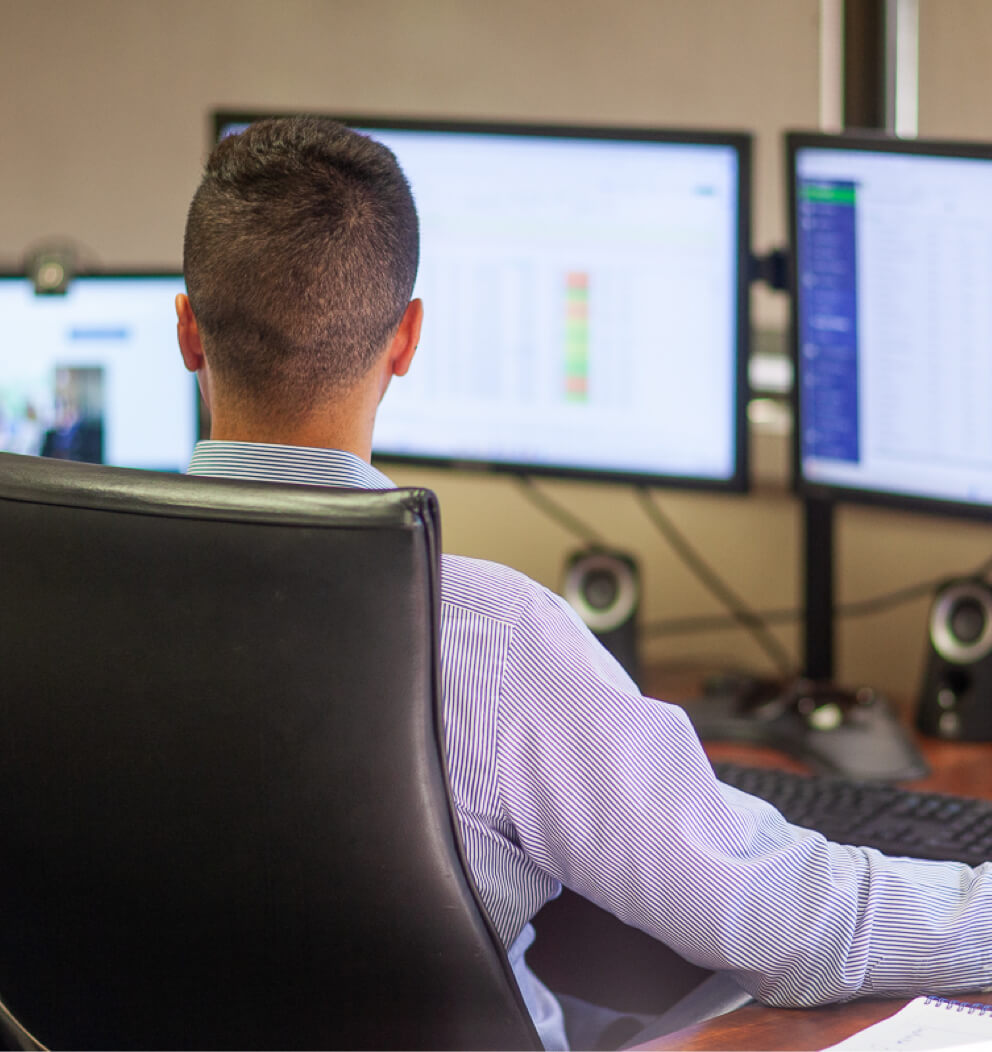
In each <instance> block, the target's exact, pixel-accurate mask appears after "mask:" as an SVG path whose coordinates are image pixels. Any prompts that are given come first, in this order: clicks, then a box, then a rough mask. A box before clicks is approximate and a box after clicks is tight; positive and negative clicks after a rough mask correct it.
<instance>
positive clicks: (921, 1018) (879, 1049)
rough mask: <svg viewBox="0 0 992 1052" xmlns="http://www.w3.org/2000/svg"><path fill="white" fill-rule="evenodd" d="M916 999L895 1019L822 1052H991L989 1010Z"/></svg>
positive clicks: (990, 1011) (861, 1032) (868, 1028)
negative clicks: (981, 1051) (896, 1051)
mask: <svg viewBox="0 0 992 1052" xmlns="http://www.w3.org/2000/svg"><path fill="white" fill-rule="evenodd" d="M983 1007H984V1006H981V1007H975V1006H973V1005H969V1004H964V1003H962V1002H957V1001H941V1000H939V999H937V998H932V997H931V998H928V997H917V998H915V999H914V1000H912V1001H910V1003H909V1004H908V1005H906V1007H905V1008H902V1009H900V1011H898V1012H896V1014H895V1015H893V1016H890V1017H889V1018H888V1019H883V1020H882V1021H881V1022H880V1023H875V1024H874V1025H873V1026H869V1027H866V1028H865V1029H864V1030H862V1031H860V1033H857V1034H855V1035H854V1036H853V1037H849V1038H847V1039H846V1040H845V1041H841V1042H840V1043H839V1044H836V1045H831V1046H830V1047H829V1048H828V1049H825V1050H824V1052H837V1050H843V1052H855V1050H858V1052H884V1050H887V1049H899V1050H907V1052H908V1050H917V1049H933V1050H937V1049H943V1048H954V1049H973V1050H975V1052H978V1050H979V1049H989V1050H992V1007H990V1008H985V1010H984V1011H983V1010H982V1008H983Z"/></svg>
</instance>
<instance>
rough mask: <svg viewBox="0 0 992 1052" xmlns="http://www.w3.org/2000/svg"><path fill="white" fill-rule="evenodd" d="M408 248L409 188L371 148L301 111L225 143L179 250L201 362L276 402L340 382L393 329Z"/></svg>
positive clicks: (412, 256)
mask: <svg viewBox="0 0 992 1052" xmlns="http://www.w3.org/2000/svg"><path fill="white" fill-rule="evenodd" d="M418 254H419V232H418V223H417V210H416V206H415V205H414V202H413V195H412V194H411V192H410V186H409V184H408V183H407V181H406V178H405V176H404V175H403V172H402V171H401V170H400V167H399V164H398V163H397V161H396V158H395V156H394V155H393V154H392V152H391V151H390V150H388V149H387V148H386V147H385V146H383V145H382V144H381V143H378V142H375V141H374V140H372V139H370V138H369V137H367V136H365V135H362V134H360V133H358V132H356V131H353V130H351V129H349V128H346V127H345V126H344V125H342V124H340V123H338V122H337V121H333V120H330V119H328V118H324V117H311V116H303V117H285V118H268V119H265V120H260V121H257V122H255V123H254V124H251V125H249V127H248V128H247V129H246V130H245V131H243V132H241V133H240V134H236V135H231V136H228V137H226V138H224V139H222V140H221V141H220V142H219V143H218V144H217V146H216V147H214V149H213V152H212V153H211V154H210V157H209V159H208V160H207V165H206V170H205V172H204V175H203V179H202V181H201V183H200V186H199V188H198V189H197V191H196V194H195V196H194V197H193V201H192V204H191V205H190V208H189V215H188V217H187V221H186V236H185V241H184V245H183V270H184V273H185V276H186V289H187V293H188V295H189V300H190V305H191V306H192V309H193V314H194V315H195V317H196V320H197V323H198V325H199V328H200V332H201V335H202V337H203V341H204V346H205V348H206V350H207V357H208V361H209V362H210V365H211V369H212V370H214V371H215V372H216V373H217V375H218V377H219V378H221V379H222V380H223V381H224V382H225V383H226V384H228V385H229V386H230V387H231V388H232V389H234V390H236V391H237V392H238V393H239V394H240V395H242V396H245V397H247V398H249V399H250V400H252V401H253V403H255V404H256V405H258V406H260V407H266V408H269V409H279V410H280V411H286V410H287V409H288V408H290V407H295V408H296V409H297V410H298V411H300V412H302V411H304V410H305V409H307V408H309V407H311V406H312V405H313V404H314V403H315V402H316V401H317V400H318V399H319V397H320V396H322V395H325V394H326V393H327V392H329V391H333V390H335V389H341V388H346V387H347V386H349V385H351V384H352V383H353V382H354V381H356V380H358V379H360V378H361V377H362V376H363V375H365V374H366V373H367V371H368V370H369V368H371V366H372V364H373V362H374V361H375V359H376V357H377V356H378V354H379V353H380V352H381V351H382V349H383V348H384V347H385V345H386V343H387V341H388V339H389V337H390V336H391V335H392V333H393V332H394V331H395V330H396V327H397V326H398V325H399V323H400V320H401V318H402V317H403V312H404V310H405V309H406V306H407V304H408V303H409V301H410V296H411V294H412V292H413V283H414V280H415V278H416V274H417V262H418Z"/></svg>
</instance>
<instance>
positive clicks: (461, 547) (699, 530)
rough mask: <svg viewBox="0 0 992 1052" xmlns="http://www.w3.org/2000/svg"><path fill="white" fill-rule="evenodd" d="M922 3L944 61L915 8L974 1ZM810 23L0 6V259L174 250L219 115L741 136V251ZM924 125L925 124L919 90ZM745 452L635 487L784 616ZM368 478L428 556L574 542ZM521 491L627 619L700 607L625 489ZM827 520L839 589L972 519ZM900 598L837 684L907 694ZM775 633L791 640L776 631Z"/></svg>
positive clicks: (468, 480)
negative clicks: (537, 502) (639, 582)
mask: <svg viewBox="0 0 992 1052" xmlns="http://www.w3.org/2000/svg"><path fill="white" fill-rule="evenodd" d="M921 6H922V8H923V12H922V18H923V21H924V23H925V24H926V25H930V24H931V23H932V24H934V25H935V28H932V29H931V30H929V32H932V33H933V35H934V39H935V40H936V41H937V42H938V43H939V45H940V47H941V48H942V49H943V50H944V51H946V52H948V53H949V54H951V53H953V51H954V45H953V44H951V43H948V42H947V40H946V39H945V38H944V37H943V35H942V33H943V29H942V16H941V15H938V14H937V13H936V10H935V9H936V8H943V7H945V6H946V7H948V8H954V9H959V10H961V11H962V12H966V13H968V14H969V16H970V17H976V16H977V14H978V13H980V12H983V11H985V12H987V10H988V9H987V8H986V6H985V5H984V4H983V3H982V2H980V0H976V2H972V3H970V4H969V3H964V2H961V0H939V3H938V2H937V0H930V3H929V4H928V3H927V0H923V3H922V5H921ZM985 17H986V21H988V17H987V15H986V16H985ZM818 32H819V4H818V0H613V2H611V3H605V2H603V0H502V2H500V3H489V2H487V0H324V2H319V0H75V2H68V0H66V2H57V0H47V2H43V0H0V133H2V142H3V168H2V176H0V179H2V183H0V185H2V193H0V202H2V204H0V209H2V212H0V265H12V264H17V263H18V262H19V261H20V260H21V259H22V258H23V255H24V253H25V251H26V250H27V249H28V248H29V246H31V245H32V244H34V243H36V242H37V241H38V240H39V239H50V238H56V237H65V238H71V239H73V240H74V241H76V242H78V243H79V244H80V245H81V246H82V248H83V249H84V250H85V253H86V255H87V256H88V257H90V258H93V259H94V260H96V261H98V262H99V263H101V264H103V265H105V266H122V265H131V264H141V265H148V264H163V265H177V264H178V263H179V260H180V245H181V234H182V225H183V218H184V214H185V208H186V204H187V201H188V199H189V196H190V194H191V193H192V190H193V188H194V186H195V185H196V182H197V178H198V169H199V166H200V164H201V162H202V159H203V156H204V152H205V149H206V146H207V141H208V133H209V130H208V113H209V111H210V110H211V109H213V108H215V107H218V106H224V107H232V108H248V109H254V108H257V109H273V110H285V109H305V108H315V109H321V110H326V111H330V112H338V113H345V114H347V113H352V114H371V113H382V114H389V115H399V114H407V115H414V116H417V115H421V116H462V117H480V118H507V119H512V118H530V119H541V120H552V121H553V120H562V121H578V122H616V123H623V124H647V125H678V124H686V125H704V126H709V127H733V128H747V129H752V130H754V131H755V133H756V153H755V184H756V189H757V194H756V203H755V215H754V227H755V246H756V248H758V249H759V250H764V249H767V248H769V247H772V246H774V245H777V244H779V243H781V241H782V240H783V237H784V227H785V221H784V213H785V208H784V201H783V197H782V177H781V156H780V140H779V134H780V132H781V130H782V129H784V128H786V127H807V128H808V127H815V125H816V122H817V115H818V78H819V69H818V62H819V57H818V55H819V52H818V48H819V39H818ZM980 35H981V34H976V35H975V36H976V40H974V41H972V42H971V44H970V46H971V48H972V50H973V51H975V50H976V49H977V47H978V44H977V37H978V36H980ZM984 35H987V34H984ZM921 50H922V51H923V52H924V53H926V48H925V47H923V48H921ZM976 57H977V55H976ZM953 70H954V60H953V59H952V60H951V61H950V63H949V66H948V73H947V78H946V79H948V80H949V81H951V82H952V83H956V81H955V75H954V72H953ZM960 90H961V92H962V93H963V94H965V95H967V89H960ZM950 109H952V110H957V109H960V106H959V105H957V104H956V103H955V104H953V105H951V106H950ZM923 114H926V115H928V117H927V119H931V117H932V119H933V121H935V122H936V123H940V122H942V121H944V120H946V119H947V118H946V115H945V114H944V113H943V111H938V110H936V109H933V110H928V109H927V108H926V106H925V105H922V104H921V115H923ZM948 130H955V129H954V128H952V127H950V126H949V127H948ZM755 308H756V317H757V319H758V321H759V323H760V324H761V326H762V327H763V328H766V329H768V328H771V329H782V328H783V327H784V324H785V319H786V314H785V307H784V302H783V298H782V297H781V296H774V295H770V294H767V293H766V294H761V293H758V294H756V296H755ZM428 309H430V305H429V304H428ZM761 443H762V444H761V446H760V448H759V454H760V467H761V475H762V478H763V479H764V480H765V482H764V485H763V487H762V489H761V490H760V491H759V492H758V493H756V494H754V495H752V496H750V497H747V498H718V497H711V496H699V495H687V494H677V493H668V492H662V491H658V492H657V493H656V497H657V499H658V500H659V501H660V502H661V503H662V504H663V506H664V507H665V509H666V510H667V511H668V512H669V514H670V515H671V516H672V518H673V519H675V521H676V522H677V523H678V524H679V526H680V527H681V528H682V529H683V530H684V531H685V532H686V533H687V534H688V535H689V536H690V537H691V538H692V539H693V541H694V543H695V544H696V545H697V547H698V548H699V550H700V552H701V553H702V554H703V555H704V556H705V557H706V558H707V559H708V560H709V561H710V562H711V563H712V564H713V565H714V566H715V567H716V568H717V569H718V570H719V571H720V572H721V573H722V574H724V575H725V577H726V578H727V580H728V581H729V583H730V584H731V585H732V587H733V588H734V589H736V590H737V591H738V592H740V593H741V594H742V595H744V596H746V597H747V598H748V599H749V600H750V601H751V602H752V603H753V604H754V605H756V606H758V607H773V608H778V607H790V606H793V605H794V604H795V603H796V600H797V588H798V585H797V581H798V577H797V570H798V563H799V555H798V550H799V519H798V515H797V509H796V506H795V504H794V502H793V501H792V499H791V498H790V497H789V496H788V495H787V493H786V492H785V486H784V467H783V465H784V463H785V459H786V457H785V453H786V449H785V445H784V439H782V438H781V437H779V438H775V437H771V438H769V437H768V436H762V437H761ZM393 475H394V477H395V478H396V480H397V481H398V482H401V483H418V484H426V485H430V486H432V487H433V488H435V489H436V490H437V492H438V493H439V495H440V497H441V500H442V507H443V514H444V530H445V536H446V541H447V547H448V548H449V549H450V550H454V551H459V552H465V553H470V554H474V555H480V556H484V557H487V558H492V559H497V560H500V561H503V562H506V563H509V564H511V565H514V566H516V567H519V568H520V569H522V570H524V571H525V572H527V573H529V574H531V575H532V576H534V577H536V578H538V579H539V580H541V581H544V582H546V583H548V584H549V585H552V586H554V587H557V586H558V585H559V581H560V575H561V570H562V567H563V565H564V561H565V558H566V556H567V554H568V553H569V552H570V551H572V550H573V549H574V548H575V546H576V542H575V541H574V539H573V538H571V537H570V536H569V535H568V534H567V533H566V532H565V531H564V530H563V529H562V528H561V527H560V526H557V525H555V524H554V523H552V522H550V521H549V520H548V519H546V518H545V517H543V516H542V515H541V513H540V512H538V511H537V510H536V509H535V508H534V507H533V506H532V505H531V504H530V503H529V502H528V501H527V500H526V499H525V498H524V497H523V496H522V495H521V493H520V491H519V489H518V487H517V485H516V484H515V483H514V482H513V481H512V480H507V479H501V478H493V477H486V476H477V475H469V474H463V473H447V472H440V471H433V472H425V471H417V470H412V469H405V470H402V471H394V472H393ZM543 485H544V486H545V488H546V490H547V492H548V493H550V494H551V495H552V496H554V497H555V498H556V499H558V500H560V501H561V502H562V503H563V504H565V505H566V506H567V507H568V508H569V509H570V510H571V511H572V512H574V513H575V514H577V515H579V516H580V517H582V518H584V519H586V520H587V521H588V522H589V523H590V524H591V525H592V526H593V527H594V528H595V529H596V530H597V531H599V532H600V533H602V534H603V535H604V536H606V537H608V538H609V539H610V540H611V541H612V542H613V543H615V544H616V545H618V546H620V547H622V548H625V549H628V550H630V551H632V552H634V553H635V554H636V555H637V556H638V557H639V559H640V560H641V563H642V567H643V570H644V579H645V589H646V599H645V611H644V615H645V621H648V622H652V621H656V620H658V619H662V618H677V617H683V616H688V615H693V614H700V613H712V612H717V611H718V609H719V608H718V606H717V604H716V603H715V601H714V600H712V599H711V598H710V597H709V596H708V595H707V594H706V593H705V592H704V591H703V589H702V588H701V586H700V585H699V584H698V583H697V582H696V581H695V580H694V579H693V578H692V577H691V575H689V573H688V572H687V571H686V570H685V569H684V567H683V566H682V564H681V563H680V562H679V561H678V560H677V559H676V558H675V557H674V556H673V555H672V554H671V552H670V551H669V550H668V548H667V546H666V544H665V543H664V541H662V540H661V539H660V538H659V537H658V536H657V535H656V534H655V533H654V532H653V528H652V527H651V525H650V524H649V523H648V521H647V519H646V518H645V516H644V514H643V512H642V511H641V509H640V508H639V507H638V506H637V504H636V502H635V500H634V498H633V496H632V495H631V493H630V492H629V491H627V490H626V489H624V488H622V487H616V486H604V485H593V484H579V483H567V484H566V483H546V484H543ZM841 520H842V521H841V524H840V525H841V531H840V538H841V553H840V554H841V566H842V574H841V581H840V588H841V592H842V594H843V595H845V596H849V597H852V598H853V597H860V596H862V595H866V594H873V593H874V592H876V591H880V590H884V589H887V588H891V587H897V586H901V585H903V584H905V583H906V582H907V579H910V578H912V579H916V577H918V576H923V577H926V576H929V575H935V574H940V573H943V572H953V571H955V570H958V569H961V568H966V567H968V566H970V565H971V564H972V563H975V562H977V561H978V559H979V558H981V557H982V555H984V554H985V552H984V550H983V545H985V544H986V540H987V531H986V530H984V529H983V528H981V527H974V526H972V527H961V526H957V525H950V524H948V523H947V522H945V521H943V520H922V519H919V518H913V519H910V518H909V517H905V516H897V515H892V514H884V513H871V514H869V513H864V512H860V511H850V512H845V513H844V514H843V515H842V517H841ZM925 605H926V604H925V601H921V602H920V603H917V604H916V605H915V606H913V607H911V608H906V609H905V610H903V611H902V612H901V613H900V614H898V615H893V616H889V617H885V618H881V617H880V618H874V619H872V620H870V621H862V622H857V623H855V622H851V623H850V624H846V625H845V626H844V627H843V629H842V632H841V634H840V643H841V647H842V651H841V666H840V672H841V676H842V678H845V679H859V680H860V679H866V680H871V681H873V682H875V683H876V684H877V685H880V686H883V687H885V688H887V689H890V690H894V691H896V692H897V693H901V694H904V695H908V694H910V693H911V692H912V690H913V689H914V687H915V681H916V677H917V675H918V666H919V660H920V659H921V657H922V647H921V643H920V640H921V638H922V632H923V618H924V614H925ZM779 635H780V637H781V638H782V640H783V641H784V642H785V643H786V645H787V646H788V647H790V649H792V650H793V652H795V651H796V635H795V632H794V631H793V630H792V629H783V630H779ZM646 651H647V656H648V658H649V659H652V660H666V661H671V662H676V663H687V662H698V663H700V664H705V665H707V666H709V665H719V666H725V665H727V664H731V663H735V662H737V663H744V664H748V665H755V666H756V667H758V668H767V667H768V666H767V664H766V663H764V662H763V659H762V655H761V653H760V651H759V650H758V649H757V648H756V647H755V646H754V644H753V642H752V641H750V640H749V639H748V638H747V636H746V635H745V634H744V633H742V632H740V631H728V632H721V633H710V634H706V635H699V636H686V637H677V638H671V639H658V638H653V637H652V638H651V639H650V640H649V641H648V643H647V646H646Z"/></svg>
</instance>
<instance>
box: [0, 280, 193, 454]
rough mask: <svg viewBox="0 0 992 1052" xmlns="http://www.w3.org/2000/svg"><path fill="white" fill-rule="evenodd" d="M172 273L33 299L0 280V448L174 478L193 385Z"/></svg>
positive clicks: (185, 440)
mask: <svg viewBox="0 0 992 1052" xmlns="http://www.w3.org/2000/svg"><path fill="white" fill-rule="evenodd" d="M182 291H184V284H183V279H182V275H180V274H133V273H132V274H115V275H109V274H100V275H85V276H83V275H81V276H77V277H75V278H73V279H72V280H71V281H70V283H69V285H68V287H67V289H66V291H65V292H64V293H37V292H36V291H35V285H34V283H33V281H32V280H31V279H30V278H28V277H25V276H9V277H0V318H2V319H3V325H2V327H0V449H3V450H5V451H7V452H15V453H28V454H33V455H39V454H40V455H43V456H52V457H60V458H63V459H69V460H82V461H90V462H93V463H104V464H113V465H116V466H119V467H135V468H148V469H152V470H164V471H183V470H185V468H186V465H187V464H188V462H189V458H190V455H191V453H192V450H193V444H194V443H195V441H196V438H197V430H198V419H199V413H198V405H199V402H198V394H197V388H196V381H195V379H194V378H193V377H192V376H191V374H190V373H188V372H187V371H186V369H185V368H184V367H183V363H182V359H181V358H180V355H179V347H178V344H177V342H176V313H175V305H174V304H175V297H176V293H178V292H182Z"/></svg>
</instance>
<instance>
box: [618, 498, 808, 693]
mask: <svg viewBox="0 0 992 1052" xmlns="http://www.w3.org/2000/svg"><path fill="white" fill-rule="evenodd" d="M635 493H636V494H637V497H638V499H639V500H640V503H641V506H642V507H643V509H644V511H645V514H646V515H647V517H648V518H649V519H650V520H651V522H652V523H653V525H654V526H655V527H656V529H657V530H658V531H659V533H661V535H662V536H663V537H664V538H665V540H666V541H668V543H669V545H671V547H672V548H673V549H674V551H675V553H676V555H678V556H679V558H680V559H681V560H682V561H683V562H684V563H685V564H686V566H688V567H689V569H690V570H691V571H692V572H693V573H694V574H695V575H696V577H697V578H699V580H700V582H701V583H702V584H703V585H704V586H705V587H706V588H707V589H708V590H709V591H710V592H711V593H712V594H713V595H714V596H716V598H717V599H718V600H719V601H720V602H721V603H723V605H724V606H726V607H727V609H728V611H729V612H730V615H731V617H732V618H733V620H734V621H736V622H737V623H738V624H739V625H741V627H743V628H746V629H747V630H748V631H749V632H750V633H751V635H752V636H754V638H755V640H756V642H757V643H758V645H759V646H760V647H761V649H762V650H764V652H765V654H766V655H767V656H768V658H769V660H770V661H771V662H772V664H773V665H775V667H776V668H777V669H778V671H779V672H780V673H781V675H783V676H785V677H787V678H788V677H792V676H794V675H795V674H796V664H795V662H794V661H793V660H792V658H791V657H790V656H789V653H788V651H787V650H786V649H785V647H783V646H782V644H781V643H779V641H778V640H777V639H776V638H775V637H774V636H773V635H772V634H771V632H769V631H768V628H767V626H766V624H765V621H764V619H763V618H762V616H761V615H760V614H759V613H757V612H756V611H755V610H753V609H752V608H751V607H750V606H749V605H748V604H747V603H746V602H744V600H743V599H741V598H740V597H739V596H738V595H737V594H736V593H735V592H734V591H733V590H732V589H731V588H730V586H729V585H727V584H726V583H725V582H724V581H723V580H722V579H721V577H720V576H719V574H717V573H716V571H715V570H713V569H712V567H710V566H709V564H708V563H707V562H706V561H705V560H704V559H703V557H702V556H701V555H700V554H699V553H698V552H697V551H696V550H695V549H694V548H693V547H692V545H691V544H690V543H689V541H688V540H687V539H686V538H685V537H684V536H683V534H682V533H681V532H680V531H679V529H678V528H677V527H676V525H675V523H674V522H672V520H671V519H669V518H668V516H667V515H665V514H664V512H662V510H661V509H660V508H659V507H658V506H657V505H656V504H655V503H654V501H653V500H652V499H651V494H650V492H649V491H648V489H647V487H645V486H637V487H636V488H635Z"/></svg>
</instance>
